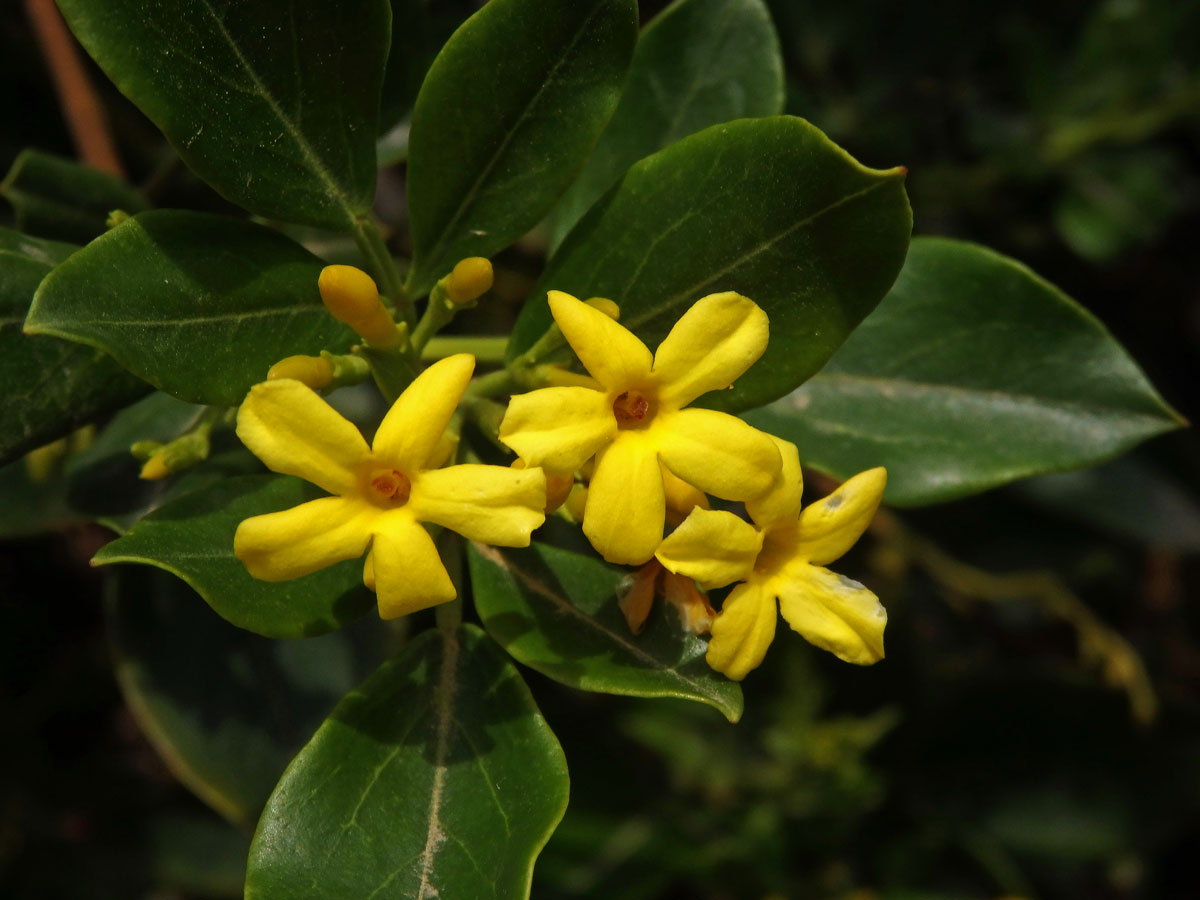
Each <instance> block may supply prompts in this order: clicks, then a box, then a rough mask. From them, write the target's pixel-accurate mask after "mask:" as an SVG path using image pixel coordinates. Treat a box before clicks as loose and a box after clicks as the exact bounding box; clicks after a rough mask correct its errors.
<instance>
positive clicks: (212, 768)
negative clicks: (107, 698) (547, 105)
mask: <svg viewBox="0 0 1200 900" xmlns="http://www.w3.org/2000/svg"><path fill="white" fill-rule="evenodd" d="M107 601H108V602H107V607H106V608H107V619H108V627H109V633H110V635H111V636H112V643H113V652H114V660H115V666H116V674H117V680H118V682H119V684H120V686H121V692H122V694H124V696H125V700H126V702H127V703H128V704H129V708H130V709H131V710H132V711H133V714H134V716H135V718H136V719H137V721H138V724H139V725H140V726H141V727H142V731H143V732H145V734H146V736H147V737H148V738H149V739H150V742H151V743H152V744H153V745H154V747H155V749H156V750H157V751H158V753H159V756H161V757H162V759H163V761H164V762H166V764H167V766H168V767H169V768H170V769H171V771H172V773H173V774H174V775H175V776H176V777H177V778H178V779H179V780H180V781H182V782H183V783H184V784H185V785H187V787H188V788H189V789H191V790H192V791H193V792H194V793H195V794H196V795H197V796H199V797H200V798H201V799H202V800H204V801H205V802H206V803H208V804H209V806H211V807H213V808H214V809H215V810H217V811H218V812H220V813H221V814H222V815H224V816H225V817H226V818H228V819H230V820H232V821H234V822H236V823H238V824H240V825H247V826H252V825H253V824H254V822H255V821H256V820H257V819H258V815H259V813H260V812H261V811H262V808H263V806H264V804H265V803H266V802H267V797H268V796H270V794H271V791H272V790H273V789H274V787H275V783H276V782H277V781H278V780H279V776H280V775H281V774H283V770H284V769H285V768H286V766H287V764H288V762H289V761H290V760H291V758H292V757H293V756H294V755H295V754H296V751H297V750H299V749H300V748H301V747H302V746H304V744H305V743H306V742H307V741H308V739H309V737H311V736H312V733H313V732H314V731H315V730H316V729H317V727H318V726H319V725H320V724H321V722H322V721H324V719H325V717H326V716H327V715H328V714H329V712H330V710H332V709H333V707H334V706H335V705H336V703H337V702H338V700H339V699H340V698H341V696H342V695H343V694H344V693H346V692H347V691H349V690H350V689H352V688H353V687H354V686H355V685H356V684H358V683H359V682H360V681H361V680H362V679H363V678H364V677H366V675H367V674H368V673H370V672H371V670H372V669H374V668H375V666H376V665H378V663H379V662H380V661H382V660H383V659H384V658H385V656H386V655H387V654H388V652H389V650H390V646H389V645H390V644H391V642H392V638H391V637H390V635H389V634H388V632H387V630H386V629H385V628H384V627H383V626H382V625H381V624H380V622H379V621H378V620H375V621H373V622H372V621H364V622H362V623H359V624H358V625H356V626H355V627H354V628H353V629H346V630H343V631H339V632H336V633H334V634H327V635H322V636H321V637H313V638H306V639H303V640H296V641H273V640H270V639H268V638H263V637H259V636H258V635H253V634H250V633H249V632H246V631H242V630H241V629H239V628H234V627H233V626H232V625H230V624H228V623H227V622H224V621H222V620H221V619H220V618H219V617H218V616H217V615H216V614H215V613H213V611H212V610H210V609H209V608H208V607H207V606H205V605H204V602H203V601H202V600H201V599H200V598H199V597H197V596H196V594H195V592H194V591H192V590H191V589H190V588H189V587H188V586H187V585H185V584H184V583H183V582H181V581H179V580H178V579H177V578H172V577H171V576H170V575H167V574H165V573H163V572H158V571H155V570H153V569H127V570H123V571H121V572H119V573H118V577H117V578H115V579H113V581H112V583H111V584H110V590H109V591H108V597H107Z"/></svg>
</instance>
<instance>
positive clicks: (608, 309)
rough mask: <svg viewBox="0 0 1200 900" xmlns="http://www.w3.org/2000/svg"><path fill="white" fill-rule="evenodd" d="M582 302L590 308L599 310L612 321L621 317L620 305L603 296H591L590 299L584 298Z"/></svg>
mask: <svg viewBox="0 0 1200 900" xmlns="http://www.w3.org/2000/svg"><path fill="white" fill-rule="evenodd" d="M584 303H586V304H587V305H588V306H590V307H591V308H592V309H598V310H600V312H602V313H604V314H605V315H606V316H608V317H609V318H610V319H612V320H613V321H614V322H615V321H617V320H618V319H620V318H621V307H619V306H617V304H615V303H613V302H612V301H611V300H609V299H607V298H605V297H592V298H591V299H590V300H585V301H584Z"/></svg>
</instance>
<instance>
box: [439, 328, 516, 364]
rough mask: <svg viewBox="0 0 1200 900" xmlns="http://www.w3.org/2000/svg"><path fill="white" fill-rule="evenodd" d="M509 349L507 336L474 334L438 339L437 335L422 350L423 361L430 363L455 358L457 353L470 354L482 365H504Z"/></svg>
mask: <svg viewBox="0 0 1200 900" xmlns="http://www.w3.org/2000/svg"><path fill="white" fill-rule="evenodd" d="M507 349H508V337H507V335H501V334H497V335H490V334H479V335H475V334H472V335H462V336H461V337H457V336H456V337H438V336H436V335H435V336H434V337H431V338H430V339H429V340H428V341H426V342H425V346H424V347H422V348H421V359H422V360H424V361H426V362H430V361H432V360H435V359H444V358H445V357H447V356H453V355H454V354H455V353H470V354H471V355H472V356H474V357H475V359H476V360H478V361H479V362H482V363H502V362H504V356H505V351H506V350H507Z"/></svg>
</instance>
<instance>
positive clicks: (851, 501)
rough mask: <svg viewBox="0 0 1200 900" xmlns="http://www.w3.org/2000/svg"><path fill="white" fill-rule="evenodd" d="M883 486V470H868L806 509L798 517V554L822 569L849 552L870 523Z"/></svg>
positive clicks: (884, 476)
mask: <svg viewBox="0 0 1200 900" xmlns="http://www.w3.org/2000/svg"><path fill="white" fill-rule="evenodd" d="M886 485H887V471H886V470H885V469H882V468H875V469H868V470H867V471H866V472H859V473H858V474H857V475H855V476H854V477H853V478H851V479H850V480H849V481H847V482H846V483H845V484H843V485H842V486H841V487H839V488H838V489H837V490H836V491H834V492H833V493H832V494H830V495H829V496H828V497H825V498H824V499H822V500H818V501H817V502H816V503H814V504H812V505H811V506H808V507H806V508H805V510H804V512H802V513H801V514H800V545H799V547H798V548H797V553H798V554H799V555H800V556H801V557H802V558H803V559H805V560H807V561H808V562H811V563H812V564H813V565H817V566H823V565H825V564H826V563H831V562H833V561H834V560H835V559H837V558H838V557H839V556H841V555H842V554H843V553H845V552H846V551H847V550H849V549H850V548H851V547H852V546H854V542H855V541H857V540H858V539H859V538H860V537H861V536H862V533H863V532H864V531H866V530H867V526H868V525H870V524H871V518H872V517H873V516H874V515H875V510H876V509H878V508H879V501H880V499H881V498H882V497H883V489H884V487H885V486H886Z"/></svg>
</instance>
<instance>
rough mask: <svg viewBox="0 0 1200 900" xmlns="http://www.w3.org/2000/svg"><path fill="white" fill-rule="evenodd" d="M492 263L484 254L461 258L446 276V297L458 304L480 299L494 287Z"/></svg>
mask: <svg viewBox="0 0 1200 900" xmlns="http://www.w3.org/2000/svg"><path fill="white" fill-rule="evenodd" d="M492 278H493V275H492V264H491V261H489V260H488V259H486V258H484V257H482V256H469V257H467V258H466V259H463V260H459V262H458V265H456V266H455V267H454V269H453V271H451V272H450V274H449V275H447V276H446V278H445V288H446V297H447V298H448V299H449V300H450V302H451V303H453V304H454V305H456V306H461V305H463V304H464V303H470V302H471V301H472V300H478V299H479V298H480V297H482V296H483V295H484V294H486V293H487V292H488V291H490V290H491V289H492Z"/></svg>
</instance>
